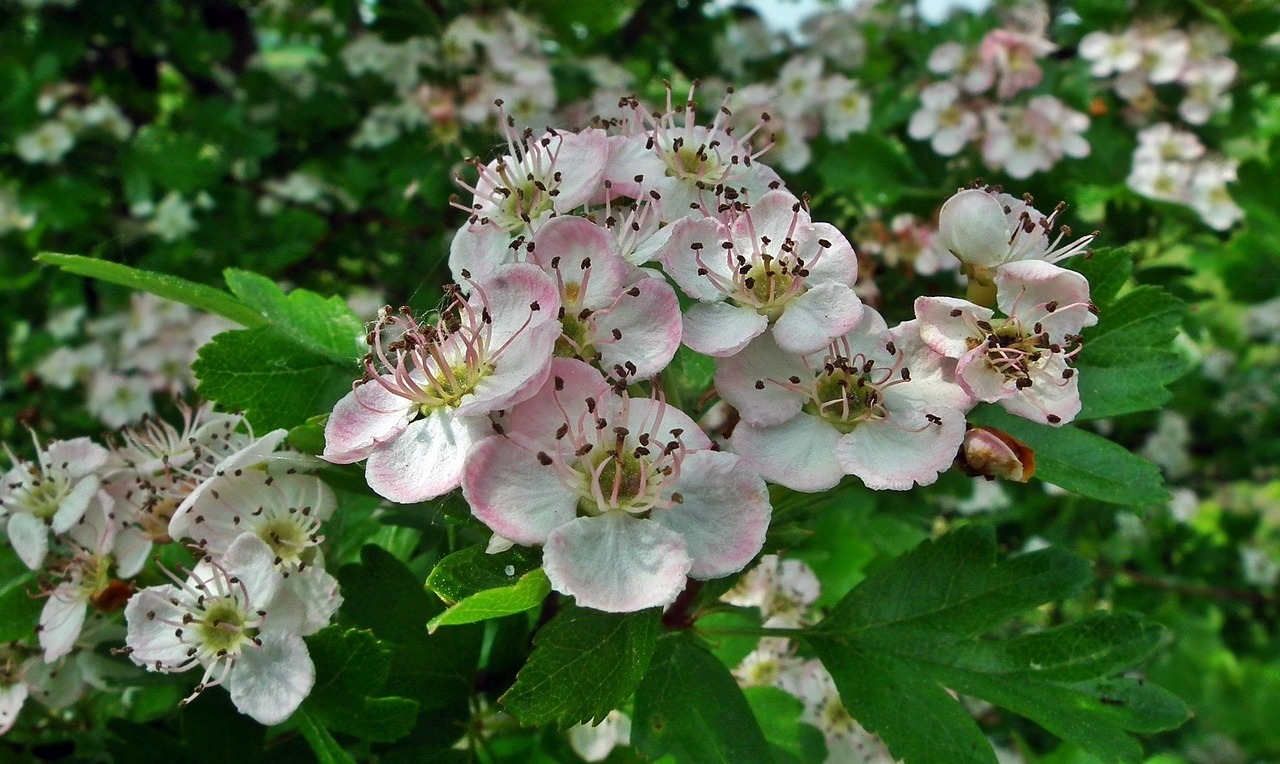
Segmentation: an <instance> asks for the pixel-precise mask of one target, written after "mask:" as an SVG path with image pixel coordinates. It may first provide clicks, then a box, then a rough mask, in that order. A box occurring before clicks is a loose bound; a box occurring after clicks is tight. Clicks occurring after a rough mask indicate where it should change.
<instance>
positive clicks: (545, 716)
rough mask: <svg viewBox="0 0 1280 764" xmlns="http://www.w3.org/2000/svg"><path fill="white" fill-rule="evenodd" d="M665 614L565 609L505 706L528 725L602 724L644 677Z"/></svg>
mask: <svg viewBox="0 0 1280 764" xmlns="http://www.w3.org/2000/svg"><path fill="white" fill-rule="evenodd" d="M660 617H661V613H660V611H659V610H658V609H656V608H653V609H649V610H641V611H639V612H636V613H603V612H601V611H599V610H591V609H588V608H580V607H575V606H568V607H566V608H565V609H564V610H562V611H560V613H559V614H558V615H556V617H555V618H552V619H551V620H550V621H549V622H547V624H546V625H545V626H543V627H542V629H541V630H540V631H539V632H538V634H537V636H536V637H534V640H533V653H532V654H531V655H530V656H529V661H528V662H527V663H525V665H524V668H522V669H520V673H519V674H518V675H517V676H516V683H515V684H514V685H513V686H512V687H511V689H510V690H507V692H506V694H505V695H503V696H502V698H501V699H500V700H501V702H502V704H503V705H504V706H506V708H507V710H508V711H510V712H511V713H512V714H514V715H515V717H516V718H517V719H519V720H520V722H521V723H522V724H526V725H539V724H547V723H549V722H555V723H556V724H559V725H560V726H561V727H568V726H570V725H573V724H578V723H583V722H592V723H594V722H598V721H599V720H601V719H603V718H604V717H605V716H606V715H607V714H608V713H609V712H610V711H612V710H613V709H615V708H617V707H618V706H619V705H621V704H622V702H623V701H624V700H626V699H627V698H628V697H630V695H631V693H632V692H633V691H634V690H635V688H636V686H637V685H638V684H639V683H640V680H641V678H643V677H644V675H645V670H646V669H647V668H648V667H649V661H650V659H651V658H652V657H653V650H654V645H655V643H656V642H657V639H658V631H659V622H660ZM712 660H714V658H713V659H712ZM717 663H718V662H717Z"/></svg>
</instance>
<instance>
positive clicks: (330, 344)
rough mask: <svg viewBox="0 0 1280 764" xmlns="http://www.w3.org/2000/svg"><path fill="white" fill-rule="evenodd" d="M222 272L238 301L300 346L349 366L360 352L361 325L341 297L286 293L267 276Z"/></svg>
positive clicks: (299, 291) (303, 291)
mask: <svg viewBox="0 0 1280 764" xmlns="http://www.w3.org/2000/svg"><path fill="white" fill-rule="evenodd" d="M223 275H224V277H225V278H226V280H227V286H228V287H230V288H231V292H232V293H233V294H234V295H235V296H236V297H238V298H240V301H241V302H243V303H244V304H245V305H248V306H249V307H251V308H253V309H254V310H257V311H258V312H259V313H261V314H262V317H263V318H265V319H266V320H267V321H269V322H270V323H271V325H272V326H273V327H274V328H275V329H276V330H277V331H279V332H280V333H281V334H283V335H285V336H286V337H288V338H289V339H291V340H293V341H294V342H296V343H298V345H300V346H302V347H303V348H306V349H307V350H310V351H311V352H313V353H315V354H316V355H321V356H324V357H325V358H328V359H330V360H332V361H334V362H336V363H338V364H339V365H343V366H350V367H351V368H355V365H354V361H355V360H356V359H358V358H360V357H361V356H362V355H364V352H365V350H366V349H367V346H366V345H365V341H364V335H365V330H364V324H362V323H361V322H360V319H359V318H358V317H357V316H356V314H355V313H353V312H352V310H351V308H349V307H347V304H346V303H345V302H343V300H342V299H341V298H339V297H327V298H326V297H321V296H320V295H318V294H316V293H315V292H311V291H308V290H306V289H295V290H293V291H292V292H290V293H289V294H288V295H286V294H285V293H284V290H282V289H281V288H280V287H279V286H277V285H276V283H275V282H274V281H272V280H271V279H269V278H266V277H265V276H259V275H258V274H256V273H251V272H249V271H241V270H236V269H234V268H228V269H227V270H226V271H224V273H223Z"/></svg>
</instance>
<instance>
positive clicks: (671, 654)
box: [631, 636, 773, 764]
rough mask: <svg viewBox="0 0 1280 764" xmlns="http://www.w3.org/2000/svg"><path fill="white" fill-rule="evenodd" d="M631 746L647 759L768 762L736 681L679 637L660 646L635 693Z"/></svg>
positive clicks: (757, 727) (745, 763) (730, 763)
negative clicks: (667, 757)
mask: <svg viewBox="0 0 1280 764" xmlns="http://www.w3.org/2000/svg"><path fill="white" fill-rule="evenodd" d="M635 710H636V714H635V719H634V720H633V722H632V725H631V742H632V744H633V745H634V746H635V747H636V750H638V751H640V753H642V754H644V755H645V756H647V757H648V758H650V759H657V758H660V757H662V756H666V755H670V756H672V757H674V758H675V760H676V761H677V762H694V763H696V764H713V763H715V762H723V763H724V764H752V763H753V762H772V761H773V758H772V757H771V756H770V755H769V744H768V743H767V742H766V741H765V738H764V733H763V732H761V731H760V725H759V723H757V722H756V718H755V715H754V714H752V713H751V707H750V706H749V705H747V699H746V697H744V696H743V694H742V690H741V689H740V688H739V687H738V683H737V681H735V680H734V678H733V675H732V674H730V673H729V669H728V668H727V667H725V665H724V664H723V663H721V662H720V661H719V660H718V659H717V658H716V657H715V656H714V655H712V654H711V653H709V652H707V651H706V649H704V648H703V647H701V646H699V645H697V644H694V643H693V642H691V641H690V640H688V639H686V638H684V637H683V636H672V637H668V638H666V639H663V640H662V641H661V642H659V643H658V646H657V649H656V650H655V652H654V655H653V662H652V663H651V664H650V666H649V670H648V671H647V672H646V673H645V676H644V681H643V682H641V683H640V686H639V688H638V689H637V690H636V709H635Z"/></svg>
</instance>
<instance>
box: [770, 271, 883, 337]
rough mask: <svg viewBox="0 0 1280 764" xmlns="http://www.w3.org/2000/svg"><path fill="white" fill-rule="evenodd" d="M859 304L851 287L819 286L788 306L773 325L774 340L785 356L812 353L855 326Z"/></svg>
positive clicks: (860, 303)
mask: <svg viewBox="0 0 1280 764" xmlns="http://www.w3.org/2000/svg"><path fill="white" fill-rule="evenodd" d="M861 305H862V301H861V300H859V299H858V295H856V294H854V293H853V289H851V288H850V287H848V286H846V285H844V284H839V283H836V282H831V281H829V282H827V283H825V284H819V285H818V286H816V287H813V288H811V289H809V291H807V292H805V293H804V294H801V295H798V296H796V297H795V298H793V299H792V300H790V301H789V302H788V303H787V306H786V309H785V310H784V311H783V312H782V316H781V317H779V318H778V320H777V321H776V322H775V323H774V325H773V338H774V339H775V340H777V342H778V347H779V348H781V349H782V350H783V351H785V352H787V353H800V354H803V353H813V352H817V351H819V350H821V349H823V348H824V347H826V346H827V344H828V343H830V342H831V340H832V339H833V338H835V337H839V336H840V335H842V334H845V333H847V332H849V331H852V329H853V327H855V326H857V324H858V321H859V320H860V319H861V318H862V315H863V313H862V311H861V310H860V309H859V308H860V306H861Z"/></svg>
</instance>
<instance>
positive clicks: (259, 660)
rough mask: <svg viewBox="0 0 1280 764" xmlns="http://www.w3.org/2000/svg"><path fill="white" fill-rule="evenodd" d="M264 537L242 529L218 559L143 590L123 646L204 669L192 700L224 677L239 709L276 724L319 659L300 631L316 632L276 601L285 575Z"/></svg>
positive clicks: (142, 661)
mask: <svg viewBox="0 0 1280 764" xmlns="http://www.w3.org/2000/svg"><path fill="white" fill-rule="evenodd" d="M272 559H273V553H272V551H271V549H270V547H268V546H267V544H266V543H265V542H263V541H262V540H261V539H260V538H258V537H257V536H256V535H253V534H248V533H246V534H243V535H242V536H240V537H239V538H238V539H236V541H235V542H234V543H232V545H231V546H230V547H229V548H228V550H227V553H226V554H225V555H224V556H223V557H222V558H221V559H220V560H216V561H215V560H212V559H206V560H204V561H202V562H200V563H199V564H198V565H197V566H196V567H195V569H194V570H192V571H191V573H190V575H189V576H188V577H187V578H186V580H181V579H178V578H177V577H176V576H173V575H172V574H170V577H171V578H172V579H173V584H170V585H165V586H150V587H147V588H146V589H142V590H141V591H139V592H138V593H137V594H136V595H134V596H133V597H132V598H131V599H130V600H129V604H128V605H127V606H126V607H125V621H126V622H127V624H128V635H127V637H126V640H125V641H126V644H127V647H126V648H125V652H127V653H128V655H129V657H130V659H132V660H133V662H134V663H136V664H138V665H139V666H143V667H145V668H146V669H147V670H148V671H159V672H164V673H178V672H183V671H187V670H189V669H192V668H195V667H196V666H200V667H202V668H203V669H204V674H203V676H202V677H201V679H200V682H199V683H198V684H197V685H196V687H195V691H194V692H193V693H192V694H191V695H189V696H188V697H187V698H186V699H185V700H184V701H183V703H184V704H185V703H189V702H191V701H192V700H194V699H195V697H196V696H197V695H199V694H200V693H201V692H203V691H204V690H205V689H207V688H209V687H213V686H215V685H219V684H226V685H227V689H228V690H229V691H230V693H231V701H232V702H233V703H234V704H235V706H236V708H237V709H239V710H240V712H241V713H244V714H248V715H249V716H251V717H253V718H254V719H255V720H257V721H258V722H259V723H261V724H265V725H272V724H279V723H280V722H282V721H284V720H285V719H287V718H288V717H289V715H290V714H292V713H293V712H294V710H295V709H297V707H298V705H299V704H300V703H301V702H302V700H303V699H304V698H306V696H307V695H308V694H309V693H310V692H311V687H312V685H313V684H314V682H315V666H314V664H313V663H312V662H311V656H310V655H309V654H308V652H307V646H306V643H304V642H303V641H302V637H304V636H306V635H307V634H309V633H311V631H305V630H302V629H300V624H299V622H298V619H297V618H296V617H291V615H293V614H292V613H291V612H290V610H289V609H287V608H286V609H281V608H279V607H277V605H276V599H277V593H278V592H280V590H281V585H282V581H283V579H282V577H281V574H280V572H279V571H278V570H277V569H276V567H275V565H274V564H273V562H272Z"/></svg>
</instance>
